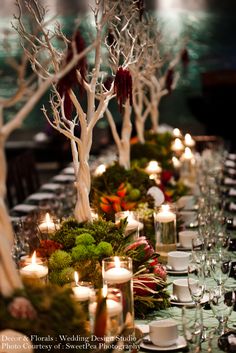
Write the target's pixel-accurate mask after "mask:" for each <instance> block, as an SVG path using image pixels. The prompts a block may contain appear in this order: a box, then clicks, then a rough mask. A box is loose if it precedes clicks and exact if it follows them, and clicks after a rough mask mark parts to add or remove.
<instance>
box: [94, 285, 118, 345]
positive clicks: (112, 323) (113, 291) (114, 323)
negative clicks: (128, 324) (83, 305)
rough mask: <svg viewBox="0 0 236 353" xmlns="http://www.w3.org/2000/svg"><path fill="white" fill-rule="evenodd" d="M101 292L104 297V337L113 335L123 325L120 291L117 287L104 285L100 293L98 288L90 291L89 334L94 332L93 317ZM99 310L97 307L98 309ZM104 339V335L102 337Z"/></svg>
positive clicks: (116, 333) (115, 334)
mask: <svg viewBox="0 0 236 353" xmlns="http://www.w3.org/2000/svg"><path fill="white" fill-rule="evenodd" d="M99 294H101V295H102V296H104V298H106V329H105V336H106V337H115V336H117V335H118V334H119V333H120V332H121V330H122V325H123V315H122V295H121V291H120V290H119V289H117V288H107V286H104V287H103V289H102V293H99V290H98V289H97V290H94V291H92V292H91V295H90V301H89V317H90V331H91V334H92V335H93V334H96V332H95V330H94V328H95V318H96V312H97V305H98V302H99V299H98V296H99ZM98 310H99V309H98ZM102 339H104V337H102Z"/></svg>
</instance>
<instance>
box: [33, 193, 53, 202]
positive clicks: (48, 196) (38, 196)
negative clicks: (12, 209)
mask: <svg viewBox="0 0 236 353" xmlns="http://www.w3.org/2000/svg"><path fill="white" fill-rule="evenodd" d="M54 197H55V195H54V194H51V193H48V192H38V193H36V194H32V195H30V196H29V197H28V200H35V201H41V200H48V199H53V198H54Z"/></svg>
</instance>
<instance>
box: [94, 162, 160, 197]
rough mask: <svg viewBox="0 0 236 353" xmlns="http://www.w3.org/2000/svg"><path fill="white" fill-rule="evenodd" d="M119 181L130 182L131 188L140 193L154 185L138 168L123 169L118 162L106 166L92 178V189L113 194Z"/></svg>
mask: <svg viewBox="0 0 236 353" xmlns="http://www.w3.org/2000/svg"><path fill="white" fill-rule="evenodd" d="M121 183H130V185H131V186H132V188H133V189H138V190H139V191H140V192H141V194H142V195H143V194H145V193H146V191H147V189H148V188H149V187H151V186H153V185H154V182H153V181H152V180H150V179H149V176H148V175H147V173H145V172H143V171H142V170H140V169H138V168H133V169H129V170H125V169H124V168H123V167H121V166H120V165H119V164H118V163H115V164H114V165H112V166H110V167H108V168H107V169H106V171H105V172H104V173H103V174H102V175H100V176H98V177H94V178H93V180H92V189H93V191H96V190H98V191H100V192H102V193H105V194H106V193H107V194H113V193H116V191H117V189H118V187H119V186H120V184H121Z"/></svg>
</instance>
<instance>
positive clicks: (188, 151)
mask: <svg viewBox="0 0 236 353" xmlns="http://www.w3.org/2000/svg"><path fill="white" fill-rule="evenodd" d="M184 158H186V159H191V158H193V154H192V151H191V149H190V148H189V147H186V148H185V150H184Z"/></svg>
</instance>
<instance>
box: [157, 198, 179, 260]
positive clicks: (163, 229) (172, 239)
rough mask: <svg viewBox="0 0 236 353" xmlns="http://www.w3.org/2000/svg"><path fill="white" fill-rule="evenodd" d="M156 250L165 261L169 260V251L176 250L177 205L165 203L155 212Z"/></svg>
mask: <svg viewBox="0 0 236 353" xmlns="http://www.w3.org/2000/svg"><path fill="white" fill-rule="evenodd" d="M154 222H155V235H156V251H157V252H159V253H160V255H161V257H162V258H163V259H162V260H163V261H166V260H167V253H168V252H169V251H173V250H176V243H177V237H176V212H175V207H174V206H173V205H169V204H163V205H161V206H160V207H158V208H157V209H156V210H155V212H154Z"/></svg>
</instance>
